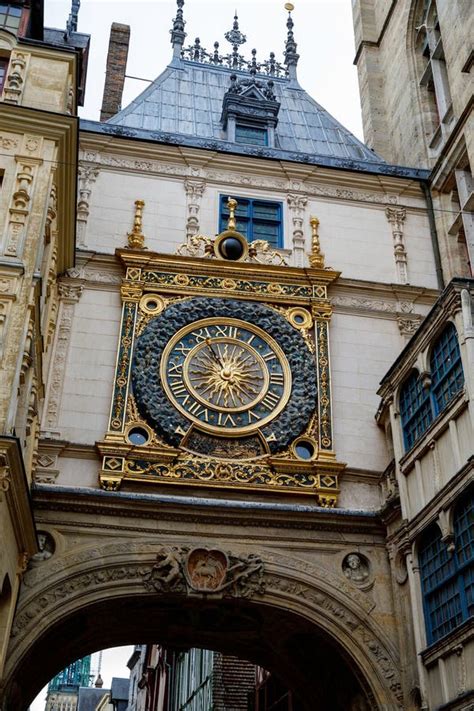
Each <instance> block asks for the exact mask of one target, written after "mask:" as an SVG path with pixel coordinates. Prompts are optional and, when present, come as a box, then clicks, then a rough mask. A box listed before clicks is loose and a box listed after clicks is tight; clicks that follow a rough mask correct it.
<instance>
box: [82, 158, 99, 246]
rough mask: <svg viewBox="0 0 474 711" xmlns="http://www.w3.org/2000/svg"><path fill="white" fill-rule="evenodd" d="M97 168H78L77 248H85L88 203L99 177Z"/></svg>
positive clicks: (91, 166)
mask: <svg viewBox="0 0 474 711" xmlns="http://www.w3.org/2000/svg"><path fill="white" fill-rule="evenodd" d="M99 170H100V169H99V167H98V166H95V165H80V166H79V181H78V182H79V184H78V189H79V196H78V201H77V246H78V247H87V241H86V232H87V221H88V219H89V201H90V197H91V192H92V186H93V185H94V183H95V181H96V180H97V177H98V175H99Z"/></svg>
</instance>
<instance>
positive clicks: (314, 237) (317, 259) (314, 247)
mask: <svg viewBox="0 0 474 711" xmlns="http://www.w3.org/2000/svg"><path fill="white" fill-rule="evenodd" d="M309 224H310V225H311V233H312V234H311V254H310V255H309V263H310V264H311V266H312V267H313V268H314V269H324V254H323V253H322V252H321V245H320V242H319V233H318V229H319V220H318V218H317V217H314V216H313V217H310V220H309Z"/></svg>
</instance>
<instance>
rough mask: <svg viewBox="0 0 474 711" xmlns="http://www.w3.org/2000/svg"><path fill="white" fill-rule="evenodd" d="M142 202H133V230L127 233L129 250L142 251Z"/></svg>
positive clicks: (143, 205) (143, 245) (143, 243)
mask: <svg viewBox="0 0 474 711" xmlns="http://www.w3.org/2000/svg"><path fill="white" fill-rule="evenodd" d="M144 207H145V202H144V200H135V217H134V219H133V229H132V231H131V232H129V233H128V247H129V249H144V247H145V235H144V234H143V232H142V221H143V208H144Z"/></svg>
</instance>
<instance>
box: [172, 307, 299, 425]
mask: <svg viewBox="0 0 474 711" xmlns="http://www.w3.org/2000/svg"><path fill="white" fill-rule="evenodd" d="M160 374H161V380H162V383H163V386H164V389H165V392H166V394H167V396H168V398H169V399H170V401H171V402H172V403H173V405H174V406H175V407H176V409H177V410H179V411H180V412H181V413H182V414H183V415H185V417H187V418H188V419H190V420H191V421H192V422H194V423H195V424H196V425H198V426H199V428H200V429H203V430H205V431H207V432H213V433H216V434H219V433H225V434H227V435H240V434H243V433H248V432H251V431H253V430H256V429H259V428H261V427H263V426H264V425H265V424H267V423H268V422H269V421H270V420H272V419H273V418H274V417H276V416H277V415H278V414H279V413H280V412H281V410H282V409H283V408H284V407H285V405H286V403H287V402H288V398H289V396H290V392H291V371H290V367H289V365H288V361H287V359H286V357H285V355H284V353H283V351H282V349H281V348H280V346H279V345H278V344H277V343H276V341H275V340H274V339H273V338H271V336H269V335H268V334H266V333H265V332H264V331H263V330H262V329H260V328H258V327H257V326H255V325H253V324H251V323H248V322H245V321H241V320H240V319H234V318H226V319H223V318H208V319H203V320H201V321H197V322H195V323H192V324H189V325H188V326H185V327H184V328H182V329H180V330H179V331H178V332H177V333H176V334H175V335H174V337H173V338H172V339H171V341H170V342H169V343H168V345H167V346H166V348H165V349H164V352H163V355H162V358H161V366H160Z"/></svg>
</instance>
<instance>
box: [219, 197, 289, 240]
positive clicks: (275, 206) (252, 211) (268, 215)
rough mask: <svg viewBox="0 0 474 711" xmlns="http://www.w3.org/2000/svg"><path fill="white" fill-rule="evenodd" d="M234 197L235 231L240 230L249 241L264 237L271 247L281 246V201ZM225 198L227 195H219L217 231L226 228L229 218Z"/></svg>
mask: <svg viewBox="0 0 474 711" xmlns="http://www.w3.org/2000/svg"><path fill="white" fill-rule="evenodd" d="M235 199H236V200H237V210H236V213H235V216H236V218H237V231H238V232H241V233H242V234H243V235H244V236H245V237H246V238H247V240H248V241H249V242H253V240H256V239H264V240H266V241H267V242H269V243H270V244H271V245H272V246H273V247H276V248H278V247H283V232H282V206H281V203H279V202H267V201H266V200H250V199H248V198H239V197H236V198H235ZM227 200H228V197H227V195H221V197H220V215H219V232H222V231H223V230H225V229H226V228H227V221H228V219H229V208H228V207H227Z"/></svg>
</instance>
